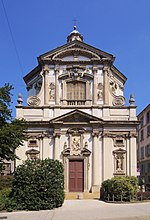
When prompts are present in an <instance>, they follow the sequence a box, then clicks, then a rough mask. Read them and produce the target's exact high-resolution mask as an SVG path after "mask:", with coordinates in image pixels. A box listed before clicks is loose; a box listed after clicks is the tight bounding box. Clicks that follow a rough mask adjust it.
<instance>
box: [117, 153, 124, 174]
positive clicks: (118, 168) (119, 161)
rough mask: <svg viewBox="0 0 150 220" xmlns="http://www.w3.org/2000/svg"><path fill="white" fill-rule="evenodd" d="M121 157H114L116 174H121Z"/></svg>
mask: <svg viewBox="0 0 150 220" xmlns="http://www.w3.org/2000/svg"><path fill="white" fill-rule="evenodd" d="M123 159H124V157H123V155H117V156H116V171H117V172H123Z"/></svg>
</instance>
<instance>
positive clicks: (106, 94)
mask: <svg viewBox="0 0 150 220" xmlns="http://www.w3.org/2000/svg"><path fill="white" fill-rule="evenodd" d="M103 72H104V104H105V105H108V104H109V85H108V73H109V67H108V66H107V65H104V69H103Z"/></svg>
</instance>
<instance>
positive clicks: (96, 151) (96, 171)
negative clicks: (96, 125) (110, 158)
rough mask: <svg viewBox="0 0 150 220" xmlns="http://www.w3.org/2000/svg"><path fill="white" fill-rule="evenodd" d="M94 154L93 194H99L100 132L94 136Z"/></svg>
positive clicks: (94, 133) (95, 132)
mask: <svg viewBox="0 0 150 220" xmlns="http://www.w3.org/2000/svg"><path fill="white" fill-rule="evenodd" d="M92 136H93V152H92V155H93V157H92V192H99V190H100V164H99V160H100V155H99V146H98V131H94V132H93V134H92Z"/></svg>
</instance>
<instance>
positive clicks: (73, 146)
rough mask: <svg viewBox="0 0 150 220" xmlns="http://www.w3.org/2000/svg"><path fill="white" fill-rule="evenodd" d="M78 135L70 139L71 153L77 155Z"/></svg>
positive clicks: (78, 151)
mask: <svg viewBox="0 0 150 220" xmlns="http://www.w3.org/2000/svg"><path fill="white" fill-rule="evenodd" d="M80 149H81V148H80V137H73V140H72V154H73V155H79V154H80Z"/></svg>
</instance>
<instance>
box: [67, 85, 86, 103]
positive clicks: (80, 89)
mask: <svg viewBox="0 0 150 220" xmlns="http://www.w3.org/2000/svg"><path fill="white" fill-rule="evenodd" d="M85 99H86V84H85V83H84V82H68V83H67V100H68V101H69V100H70V101H72V105H73V104H75V101H81V104H83V103H82V101H85ZM78 104H80V103H78Z"/></svg>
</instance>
